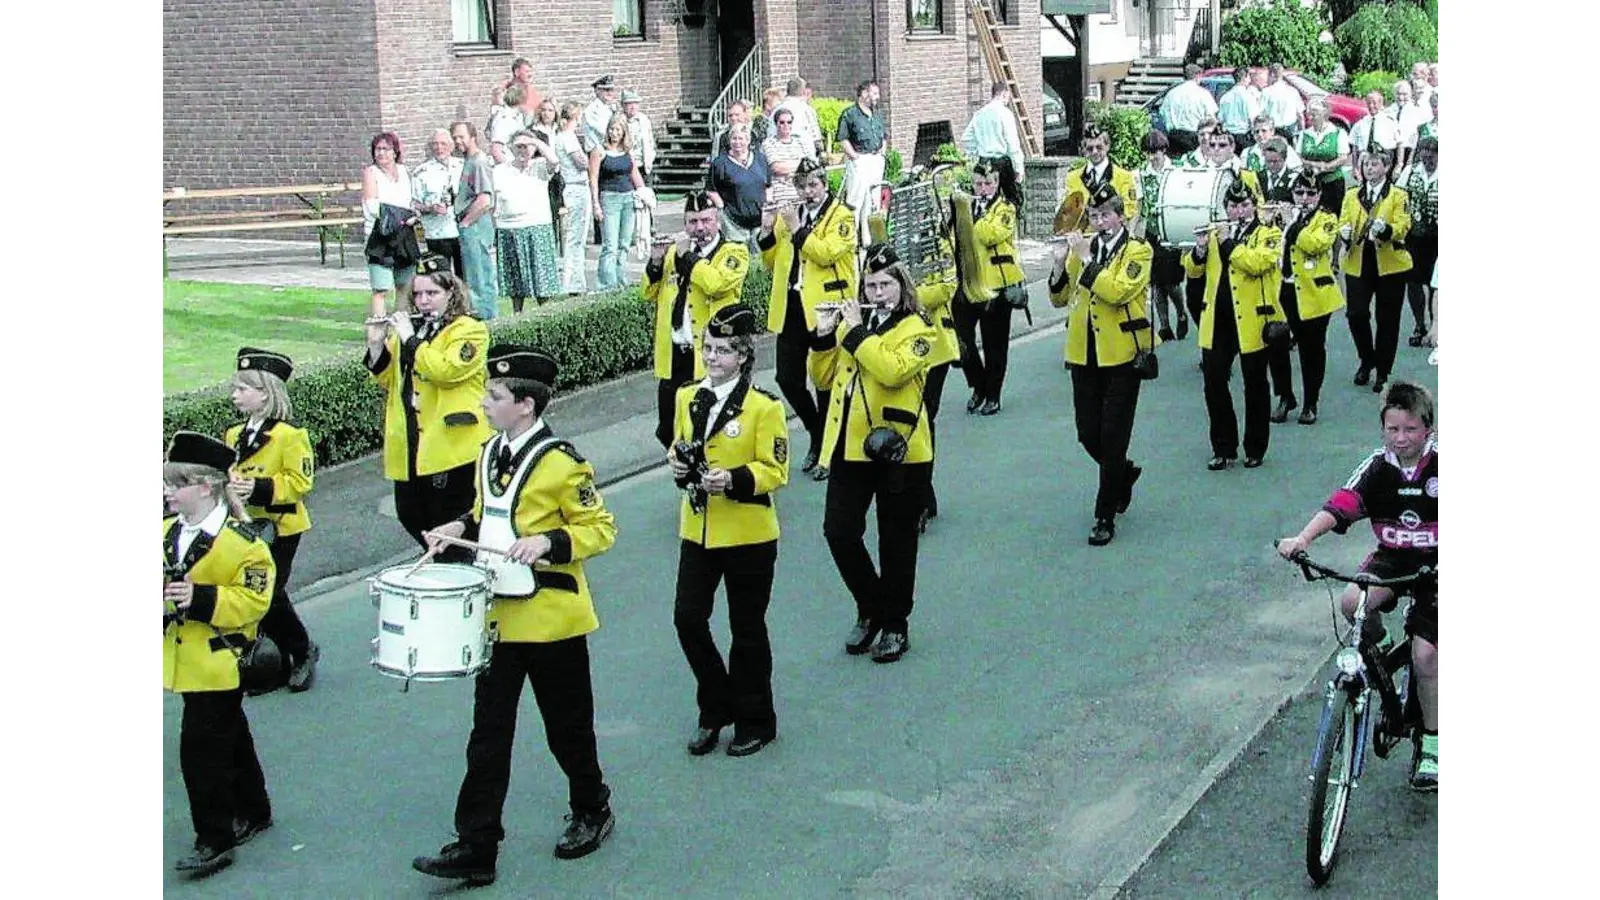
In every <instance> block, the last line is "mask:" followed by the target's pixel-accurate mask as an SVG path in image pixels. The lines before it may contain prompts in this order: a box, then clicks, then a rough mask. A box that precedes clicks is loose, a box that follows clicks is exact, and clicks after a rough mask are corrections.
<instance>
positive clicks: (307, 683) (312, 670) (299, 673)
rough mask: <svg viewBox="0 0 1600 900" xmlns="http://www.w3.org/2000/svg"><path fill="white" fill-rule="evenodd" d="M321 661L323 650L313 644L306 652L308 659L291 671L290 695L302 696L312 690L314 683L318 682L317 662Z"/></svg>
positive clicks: (301, 661)
mask: <svg viewBox="0 0 1600 900" xmlns="http://www.w3.org/2000/svg"><path fill="white" fill-rule="evenodd" d="M320 659H322V648H321V647H318V646H317V645H316V644H315V643H313V644H311V646H310V647H309V648H308V649H307V651H306V658H305V659H302V660H300V662H298V663H296V664H295V667H294V668H293V669H290V670H289V693H291V694H300V693H304V692H306V691H309V690H311V684H312V682H314V681H316V680H317V661H318V660H320Z"/></svg>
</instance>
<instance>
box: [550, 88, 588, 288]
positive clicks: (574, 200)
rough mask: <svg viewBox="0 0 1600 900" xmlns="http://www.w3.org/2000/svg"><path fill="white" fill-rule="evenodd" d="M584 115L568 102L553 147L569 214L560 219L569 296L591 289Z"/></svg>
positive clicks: (564, 281) (580, 108)
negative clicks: (586, 266) (581, 135)
mask: <svg viewBox="0 0 1600 900" xmlns="http://www.w3.org/2000/svg"><path fill="white" fill-rule="evenodd" d="M582 118H583V106H582V105H581V104H578V103H568V104H567V105H566V106H564V107H562V109H561V121H560V129H559V130H558V131H557V132H556V138H555V143H554V144H552V145H551V146H552V148H553V149H554V150H555V151H556V158H557V160H558V161H559V163H560V165H561V181H562V183H563V184H564V187H563V188H562V194H561V200H562V204H561V205H562V207H564V208H565V209H566V217H565V218H564V219H563V220H562V222H561V287H562V289H563V290H565V291H566V293H567V296H569V297H576V296H578V295H579V294H586V293H588V292H589V286H588V284H587V283H586V282H585V278H584V271H583V267H584V262H585V257H584V250H583V248H584V240H583V237H584V235H585V234H586V233H587V232H588V230H589V222H590V213H589V195H590V193H591V191H590V188H589V155H588V154H587V153H585V152H584V151H583V145H582V142H581V141H580V140H579V138H578V122H579V121H580V120H582Z"/></svg>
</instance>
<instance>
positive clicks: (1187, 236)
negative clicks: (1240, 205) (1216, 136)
mask: <svg viewBox="0 0 1600 900" xmlns="http://www.w3.org/2000/svg"><path fill="white" fill-rule="evenodd" d="M1237 177H1238V176H1236V175H1234V174H1233V170H1232V169H1168V170H1167V171H1166V172H1164V173H1162V175H1161V208H1160V209H1158V210H1156V229H1157V232H1156V233H1157V236H1158V237H1159V238H1160V239H1161V243H1162V244H1163V245H1164V246H1167V247H1185V248H1187V247H1193V246H1194V245H1195V244H1196V243H1197V241H1198V240H1199V238H1198V237H1197V236H1196V235H1195V233H1194V230H1195V229H1196V228H1199V227H1201V226H1202V225H1210V224H1211V223H1213V222H1225V221H1227V218H1228V210H1227V207H1226V206H1224V205H1223V199H1222V198H1223V195H1225V194H1226V193H1227V192H1228V185H1230V184H1232V183H1233V180H1234V179H1235V178H1237Z"/></svg>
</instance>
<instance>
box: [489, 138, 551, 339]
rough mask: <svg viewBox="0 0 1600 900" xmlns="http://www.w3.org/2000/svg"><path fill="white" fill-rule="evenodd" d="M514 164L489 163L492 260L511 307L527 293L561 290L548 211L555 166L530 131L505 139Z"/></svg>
mask: <svg viewBox="0 0 1600 900" xmlns="http://www.w3.org/2000/svg"><path fill="white" fill-rule="evenodd" d="M511 153H512V156H513V157H514V159H515V161H514V162H509V163H504V164H502V165H498V166H495V167H494V208H495V215H494V226H495V228H494V237H495V258H496V259H497V260H498V261H499V264H500V284H501V286H502V288H503V289H504V291H505V292H506V293H507V294H509V295H511V309H512V310H513V311H514V312H519V313H520V312H522V305H523V304H524V303H525V302H527V299H528V298H529V297H533V298H535V300H537V301H538V302H539V303H543V302H545V301H546V300H548V299H550V298H551V297H553V296H555V294H556V292H557V291H559V290H560V289H561V272H560V269H559V268H558V266H557V263H556V232H555V226H554V219H553V218H552V216H551V209H550V173H551V171H552V168H551V167H553V166H556V165H559V164H560V163H559V161H558V160H557V159H556V152H555V151H554V150H552V149H551V148H550V145H549V144H546V143H545V142H544V141H541V140H539V139H538V138H537V137H534V135H533V132H531V131H526V130H524V131H519V132H517V133H516V134H515V135H513V136H512V138H511Z"/></svg>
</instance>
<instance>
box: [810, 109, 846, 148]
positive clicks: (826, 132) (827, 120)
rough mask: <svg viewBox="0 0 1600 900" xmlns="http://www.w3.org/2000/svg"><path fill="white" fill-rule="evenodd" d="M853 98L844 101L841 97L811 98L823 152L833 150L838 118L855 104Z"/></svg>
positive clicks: (837, 131)
mask: <svg viewBox="0 0 1600 900" xmlns="http://www.w3.org/2000/svg"><path fill="white" fill-rule="evenodd" d="M855 102H856V101H855V98H853V97H852V98H851V99H849V100H845V99H844V98H842V97H812V98H811V108H812V109H813V110H815V111H816V113H817V127H818V128H820V129H822V149H823V151H824V152H831V151H832V150H833V140H834V135H836V134H838V133H839V117H840V116H842V115H844V111H845V110H847V109H849V108H850V105H851V104H853V103H855Z"/></svg>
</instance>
